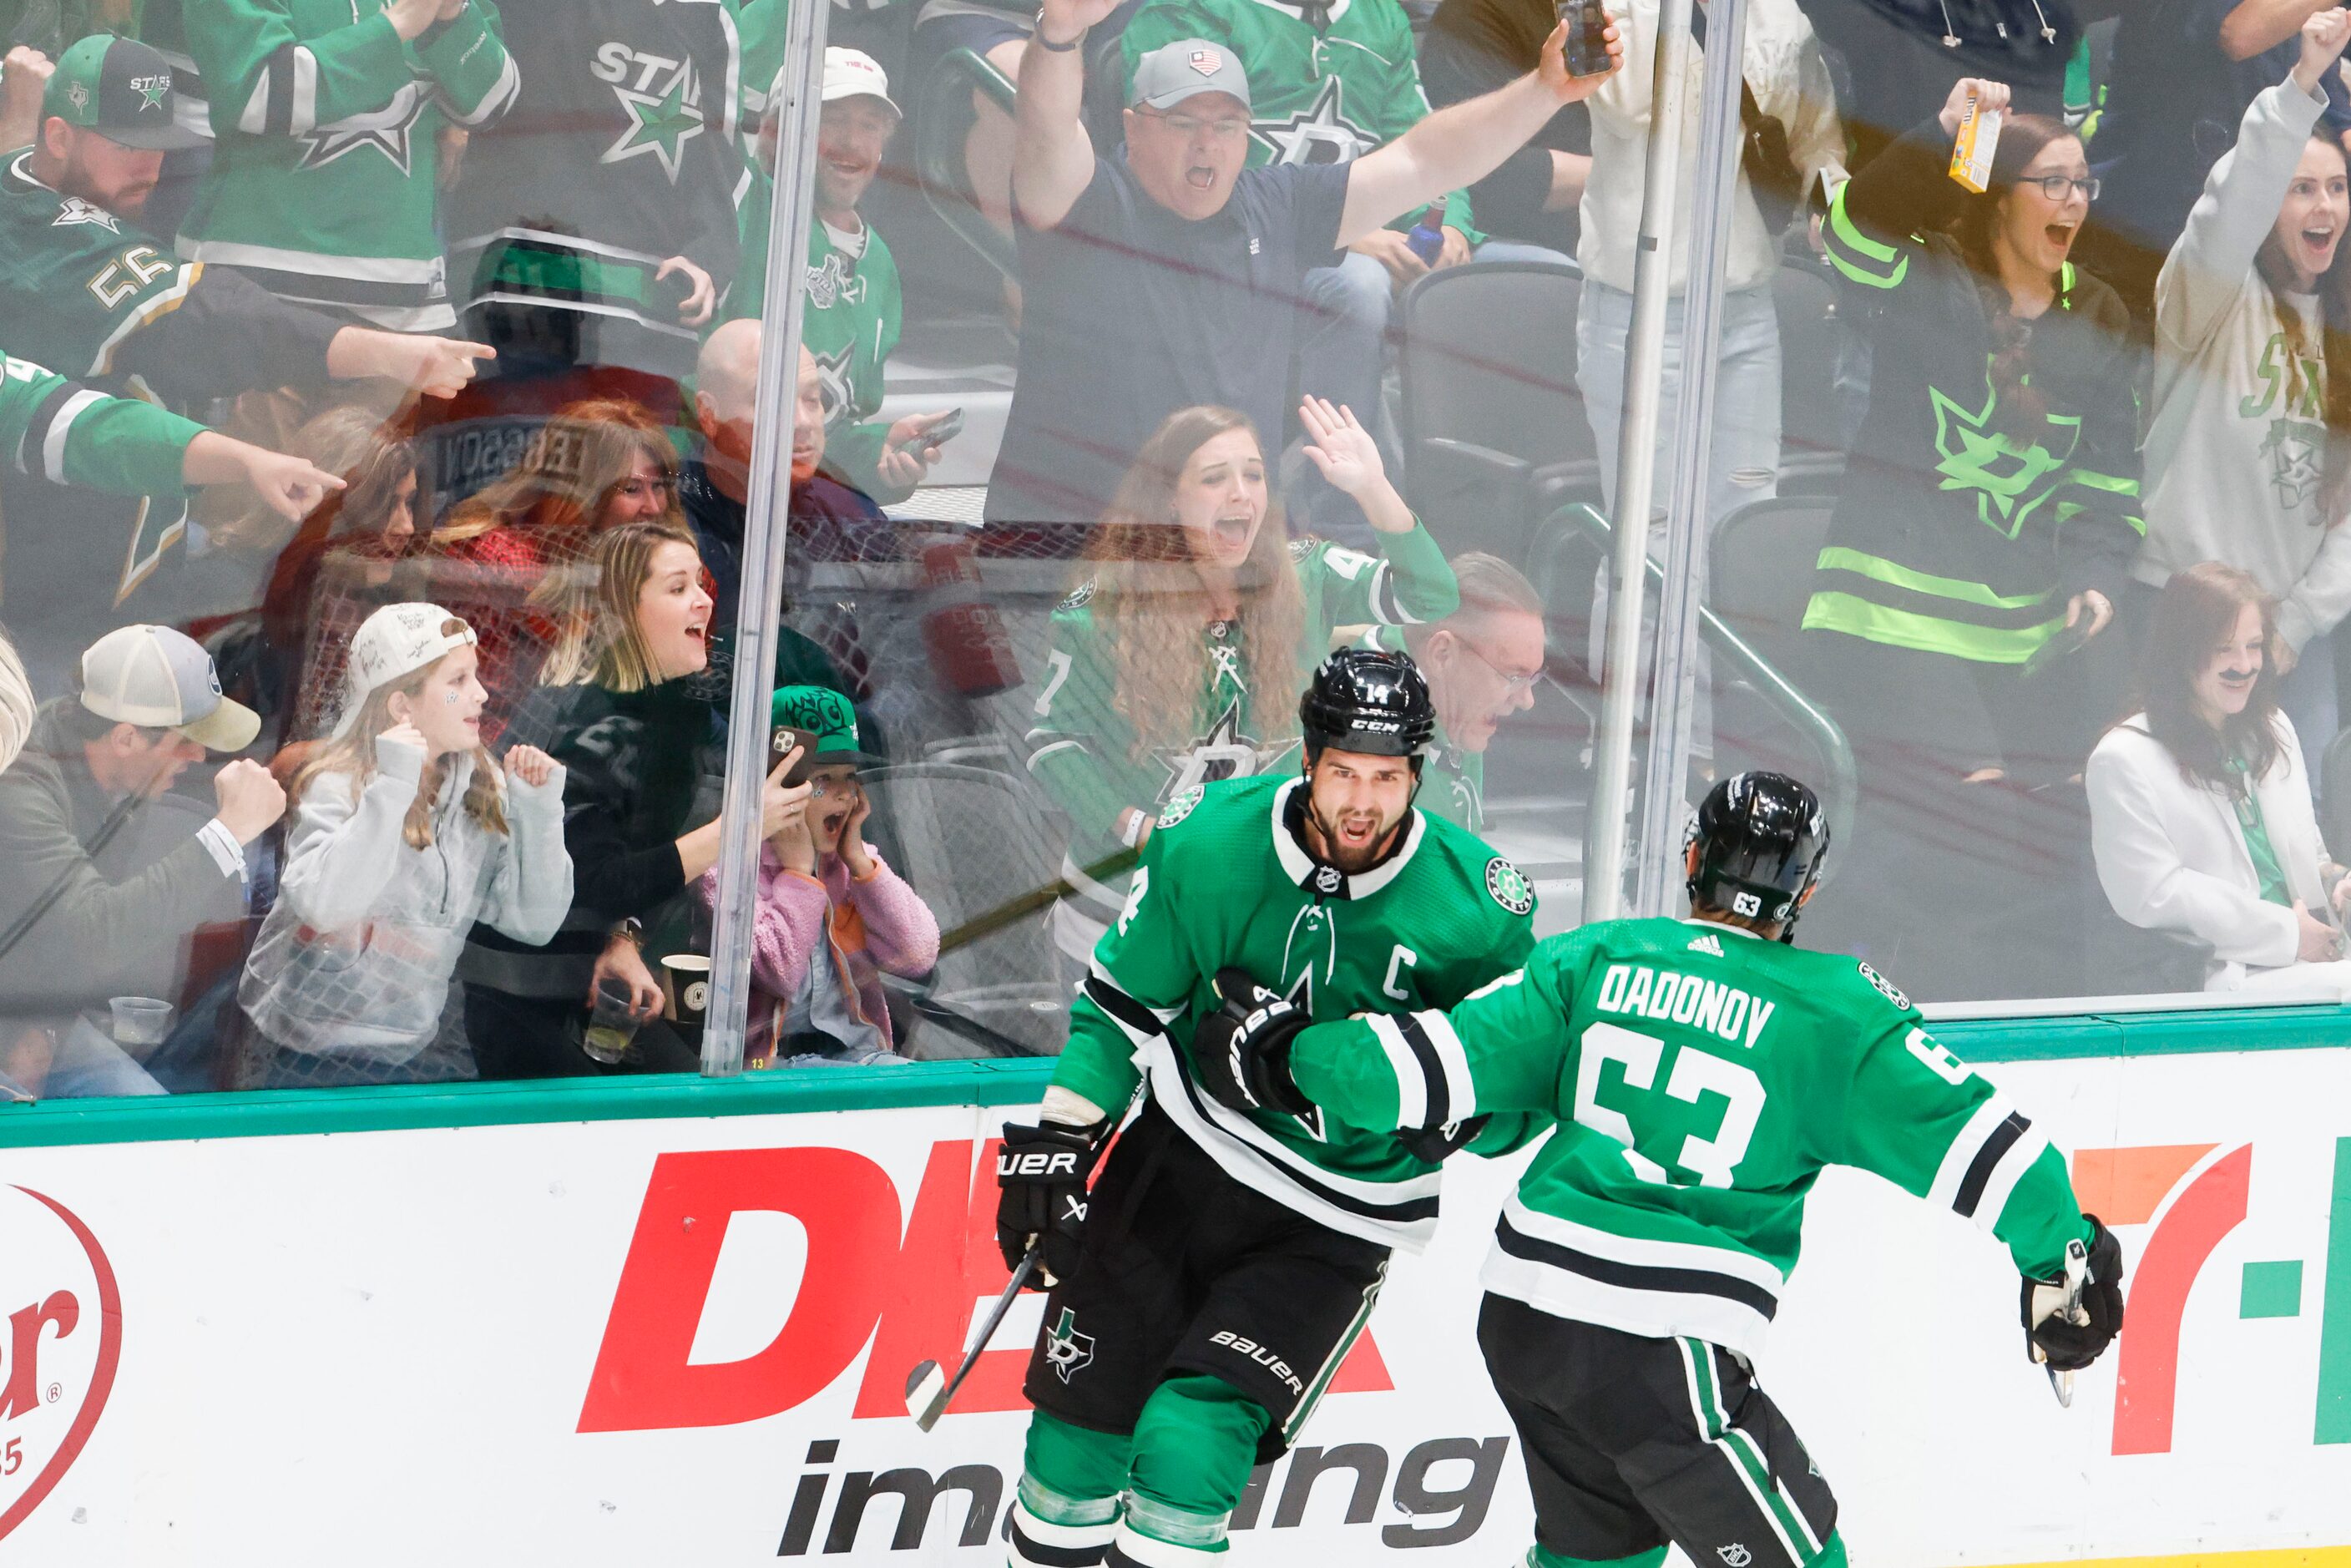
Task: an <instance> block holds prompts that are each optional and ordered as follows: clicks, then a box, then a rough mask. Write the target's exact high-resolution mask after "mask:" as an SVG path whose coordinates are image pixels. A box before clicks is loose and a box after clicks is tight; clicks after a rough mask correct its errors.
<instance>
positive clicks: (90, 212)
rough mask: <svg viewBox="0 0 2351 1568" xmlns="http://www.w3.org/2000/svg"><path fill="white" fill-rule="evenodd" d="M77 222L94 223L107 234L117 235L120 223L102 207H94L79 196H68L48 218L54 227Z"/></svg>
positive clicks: (120, 226) (60, 227)
mask: <svg viewBox="0 0 2351 1568" xmlns="http://www.w3.org/2000/svg"><path fill="white" fill-rule="evenodd" d="M77 224H96V225H98V226H99V228H102V229H104V230H105V231H106V232H107V233H108V234H110V235H119V234H120V233H121V232H122V225H120V223H118V222H116V221H115V216H114V214H112V213H110V212H108V211H107V210H106V209H105V208H104V207H94V206H92V205H90V204H89V203H88V202H85V201H83V200H82V199H81V198H80V197H79V196H68V197H67V198H66V199H65V200H64V202H62V203H60V204H58V207H57V216H56V217H55V218H53V219H51V220H50V223H49V226H50V227H51V228H54V229H63V228H71V227H73V226H74V225H77Z"/></svg>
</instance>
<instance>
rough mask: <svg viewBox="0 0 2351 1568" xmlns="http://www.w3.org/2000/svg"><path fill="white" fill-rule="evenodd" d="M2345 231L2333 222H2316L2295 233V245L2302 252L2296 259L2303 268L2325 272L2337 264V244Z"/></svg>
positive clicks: (2306, 270) (2307, 270)
mask: <svg viewBox="0 0 2351 1568" xmlns="http://www.w3.org/2000/svg"><path fill="white" fill-rule="evenodd" d="M2342 237H2343V231H2342V230H2340V229H2338V228H2336V227H2335V225H2333V224H2331V223H2328V224H2314V225H2311V226H2310V227H2308V228H2305V229H2302V230H2300V231H2299V232H2297V233H2296V234H2295V235H2294V246H2295V248H2296V249H2297V250H2299V251H2300V252H2301V254H2300V255H2299V256H2296V257H2295V258H2294V259H2295V260H2297V261H2298V262H2300V263H2301V264H2302V269H2303V270H2304V271H2305V272H2310V273H2321V272H2325V270H2326V269H2327V268H2328V267H2332V266H2333V265H2334V264H2335V244H2336V242H2338V241H2339V240H2341V239H2342Z"/></svg>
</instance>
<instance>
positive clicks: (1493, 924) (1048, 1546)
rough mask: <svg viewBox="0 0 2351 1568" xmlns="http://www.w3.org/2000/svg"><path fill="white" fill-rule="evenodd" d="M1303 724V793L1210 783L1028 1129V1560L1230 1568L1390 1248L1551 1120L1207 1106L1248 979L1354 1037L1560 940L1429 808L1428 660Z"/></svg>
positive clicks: (1347, 656)
mask: <svg viewBox="0 0 2351 1568" xmlns="http://www.w3.org/2000/svg"><path fill="white" fill-rule="evenodd" d="M1299 722H1300V728H1301V731H1302V733H1303V735H1304V737H1305V758H1306V764H1305V771H1304V773H1303V776H1298V775H1292V776H1290V777H1287V778H1281V777H1266V778H1249V779H1231V780H1228V781H1225V782H1222V783H1216V784H1195V785H1193V786H1192V787H1191V788H1189V789H1186V790H1185V791H1184V792H1183V793H1181V794H1179V795H1177V796H1176V797H1175V799H1174V800H1170V801H1169V802H1168V804H1167V807H1166V809H1165V810H1163V811H1162V812H1160V814H1159V817H1158V824H1159V825H1158V828H1157V831H1155V832H1154V833H1153V834H1152V835H1151V840H1150V842H1149V843H1148V844H1147V845H1146V846H1145V848H1144V856H1143V863H1142V865H1141V867H1140V868H1139V869H1138V870H1137V871H1136V872H1135V873H1134V883H1133V885H1132V887H1131V888H1130V890H1129V892H1128V894H1127V898H1126V904H1125V908H1124V910H1123V912H1122V913H1121V914H1120V915H1119V916H1118V919H1117V922H1116V924H1115V925H1113V928H1112V930H1111V931H1110V933H1109V934H1108V935H1107V936H1104V937H1103V938H1102V945H1101V946H1100V947H1098V948H1097V949H1096V950H1095V954H1094V958H1093V962H1092V966H1091V967H1090V968H1089V970H1088V973H1087V976H1086V979H1085V982H1084V984H1083V985H1082V986H1081V988H1080V990H1079V994H1078V998H1077V1000H1076V1001H1075V1003H1074V1004H1073V1005H1072V1007H1071V1012H1070V1044H1069V1048H1068V1050H1067V1051H1064V1052H1063V1053H1062V1055H1061V1061H1059V1063H1058V1064H1057V1066H1056V1068H1055V1071H1054V1073H1053V1082H1052V1086H1051V1087H1050V1090H1048V1092H1047V1093H1046V1096H1045V1103H1044V1106H1043V1111H1042V1117H1041V1120H1040V1122H1039V1123H1038V1124H1036V1125H1034V1126H1022V1125H1008V1126H1007V1127H1006V1129H1005V1134H1004V1154H1003V1157H1002V1159H1001V1160H1000V1161H999V1163H998V1180H999V1182H1000V1183H1001V1184H1002V1186H1003V1194H1002V1201H1001V1205H1000V1207H998V1215H997V1239H998V1243H999V1245H1001V1246H1002V1247H1003V1249H1004V1250H1005V1254H1006V1256H1007V1258H1008V1260H1012V1261H1013V1262H1015V1263H1016V1264H1017V1263H1018V1261H1019V1260H1020V1259H1021V1258H1022V1257H1023V1255H1024V1254H1026V1253H1027V1252H1028V1251H1029V1249H1030V1248H1031V1247H1035V1248H1036V1249H1038V1252H1039V1260H1040V1262H1041V1264H1042V1265H1043V1268H1044V1270H1045V1272H1046V1274H1047V1275H1048V1276H1049V1277H1050V1280H1051V1281H1052V1282H1053V1291H1052V1294H1051V1296H1050V1299H1049V1300H1048V1301H1047V1302H1046V1306H1045V1315H1044V1322H1045V1324H1046V1325H1047V1326H1046V1329H1045V1332H1044V1333H1043V1334H1042V1335H1040V1340H1039V1343H1038V1346H1037V1350H1036V1354H1035V1355H1034V1357H1033V1359H1032V1360H1031V1361H1030V1363H1029V1379H1028V1384H1027V1393H1028V1396H1029V1400H1030V1401H1031V1403H1032V1404H1034V1405H1035V1406H1036V1411H1037V1413H1036V1415H1035V1416H1033V1417H1032V1418H1031V1420H1030V1424H1029V1441H1028V1448H1027V1454H1026V1460H1025V1464H1024V1469H1023V1472H1022V1475H1021V1479H1020V1490H1019V1502H1018V1505H1017V1506H1016V1508H1015V1510H1014V1511H1013V1516H1012V1522H1011V1531H1010V1560H1011V1562H1012V1563H1016V1564H1040V1565H1047V1568H1070V1565H1077V1564H1087V1563H1110V1564H1125V1563H1146V1564H1150V1565H1152V1568H1176V1565H1181V1564H1189V1563H1203V1564H1205V1563H1208V1562H1211V1561H1214V1560H1216V1554H1217V1553H1218V1552H1221V1551H1222V1550H1223V1540H1224V1534H1225V1531H1226V1527H1227V1516H1228V1514H1229V1513H1230V1512H1231V1511H1232V1509H1233V1506H1234V1505H1235V1503H1237V1502H1238V1500H1239V1498H1240V1495H1241V1490H1242V1488H1243V1487H1244V1486H1245V1485H1246V1484H1247V1482H1248V1480H1249V1471H1250V1468H1251V1467H1252V1466H1253V1465H1255V1464H1259V1463H1262V1462H1265V1461H1268V1460H1270V1459H1272V1458H1274V1457H1276V1456H1277V1455H1279V1454H1280V1453H1281V1452H1282V1450H1283V1449H1284V1448H1287V1447H1288V1446H1289V1445H1290V1443H1291V1442H1292V1441H1294V1440H1295V1438H1296V1436H1297V1433H1298V1430H1299V1428H1300V1427H1301V1425H1302V1424H1303V1423H1304V1421H1305V1420H1306V1418H1307V1417H1308V1416H1309V1415H1310V1414H1311V1412H1312V1410H1313V1408H1314V1406H1315V1403H1316V1401H1317V1400H1318V1398H1319V1397H1320V1396H1321V1395H1322V1391H1323V1388H1324V1386H1325V1385H1327V1383H1328V1381H1329V1379H1330V1377H1331V1375H1332V1373H1333V1372H1334V1371H1335V1369H1336V1368H1337V1366H1338V1364H1339V1363H1340V1360H1341V1359H1342V1357H1343V1356H1344V1354H1346V1350H1347V1347H1348V1345H1349V1344H1350V1343H1353V1340H1354V1337H1355V1335H1356V1334H1357V1333H1359V1332H1360V1331H1361V1329H1362V1327H1363V1324H1364V1321H1365V1319H1366V1318H1368V1317H1369V1316H1370V1314H1371V1310H1372V1306H1373V1303H1374V1301H1375V1300H1376V1298H1377V1296H1378V1292H1379V1287H1380V1282H1381V1280H1382V1279H1383V1278H1384V1274H1385V1271H1386V1268H1387V1260H1388V1256H1389V1253H1390V1251H1391V1250H1392V1249H1395V1248H1403V1249H1406V1250H1408V1251H1417V1250H1419V1249H1420V1248H1421V1246H1422V1245H1423V1244H1424V1243H1425V1242H1426V1239H1428V1237H1429V1235H1430V1233H1431V1232H1432V1231H1433V1230H1434V1229H1435V1227H1436V1223H1437V1176H1438V1172H1437V1165H1438V1162H1440V1161H1441V1160H1442V1159H1443V1157H1444V1156H1445V1155H1446V1154H1447V1152H1449V1151H1450V1150H1452V1149H1453V1148H1456V1147H1459V1146H1465V1145H1466V1146H1469V1147H1473V1148H1476V1149H1478V1150H1479V1151H1480V1152H1489V1151H1499V1150H1502V1149H1506V1148H1510V1147H1514V1146H1516V1145H1518V1144H1519V1143H1520V1142H1522V1141H1523V1140H1524V1139H1525V1138H1526V1137H1527V1136H1528V1135H1529V1134H1531V1132H1532V1131H1535V1130H1539V1129H1540V1128H1541V1127H1543V1126H1547V1125H1548V1120H1547V1119H1544V1118H1529V1117H1496V1118H1493V1119H1491V1120H1490V1121H1487V1122H1481V1123H1478V1124H1469V1125H1464V1126H1461V1127H1457V1128H1448V1129H1444V1130H1441V1131H1440V1132H1438V1133H1436V1134H1427V1135H1415V1136H1412V1137H1399V1136H1398V1135H1396V1134H1395V1133H1393V1132H1390V1131H1384V1130H1383V1131H1373V1130H1368V1129H1364V1128H1360V1127H1357V1128H1343V1127H1341V1126H1339V1125H1338V1124H1334V1123H1333V1124H1326V1123H1325V1122H1324V1121H1323V1120H1322V1117H1321V1116H1320V1115H1318V1114H1316V1113H1313V1112H1312V1111H1311V1109H1310V1110H1309V1111H1308V1112H1307V1113H1306V1114H1303V1115H1296V1116H1293V1115H1290V1114H1287V1113H1282V1112H1279V1111H1260V1112H1254V1113H1234V1112H1232V1111H1229V1110H1228V1109H1226V1108H1225V1107H1224V1106H1222V1105H1219V1104H1217V1103H1214V1102H1212V1101H1211V1100H1209V1099H1208V1098H1207V1096H1206V1095H1205V1094H1203V1093H1202V1092H1201V1090H1200V1081H1199V1077H1198V1073H1199V1070H1200V1068H1199V1064H1198V1063H1197V1062H1196V1061H1194V1060H1193V1058H1192V1056H1191V1054H1190V1052H1189V1051H1188V1050H1187V1049H1186V1044H1185V1042H1186V1041H1188V1040H1190V1038H1191V1035H1192V1022H1193V1020H1195V1019H1198V1018H1200V1017H1201V1016H1202V1015H1204V1014H1206V1013H1208V1012H1210V1011H1212V1010H1213V1009H1215V1008H1216V1007H1217V1000H1218V998H1217V991H1216V988H1215V985H1214V979H1215V977H1216V975H1217V971H1219V970H1220V969H1223V968H1225V967H1228V966H1231V965H1241V966H1245V967H1251V968H1252V969H1255V970H1257V971H1260V972H1262V973H1264V974H1266V975H1268V976H1270V977H1274V978H1275V979H1277V980H1278V982H1279V983H1280V986H1281V987H1282V988H1283V990H1284V993H1285V994H1286V995H1287V996H1289V997H1290V1005H1291V1006H1292V1007H1294V1008H1296V1009H1301V1011H1303V1012H1305V1013H1308V1014H1311V1016H1313V1017H1316V1018H1322V1019H1343V1018H1345V1017H1347V1016H1348V1015H1349V1014H1350V1013H1353V1012H1356V1011H1359V1010H1361V1009H1366V1008H1372V1007H1380V1006H1398V1005H1407V1004H1405V1003H1403V1002H1401V1001H1399V998H1422V999H1423V1000H1424V1002H1425V1003H1426V1005H1430V1006H1444V1005H1447V1002H1448V1001H1451V1000H1458V998H1463V997H1467V996H1468V994H1469V993H1470V992H1471V991H1473V990H1475V989H1476V988H1478V987H1479V986H1481V985H1483V984H1484V983H1485V982H1486V981H1487V980H1489V979H1490V978H1491V977H1494V976H1495V975H1497V974H1499V973H1500V972H1501V971H1503V970H1504V969H1506V968H1507V967H1509V966H1510V965H1512V964H1514V963H1517V962H1519V961H1520V958H1521V957H1522V956H1524V955H1525V954H1526V953H1527V952H1528V951H1529V950H1530V949H1531V946H1532V945H1533V936H1532V923H1531V915H1532V912H1533V909H1534V902H1535V901H1534V894H1533V891H1532V890H1531V888H1530V887H1529V886H1528V885H1527V883H1526V879H1525V878H1524V877H1522V876H1520V874H1519V872H1518V870H1517V868H1516V867H1514V866H1512V865H1511V864H1510V862H1508V861H1506V860H1503V859H1502V858H1500V857H1499V856H1498V855H1496V854H1494V853H1493V852H1492V851H1491V850H1489V849H1488V848H1487V846H1486V845H1485V844H1484V843H1482V842H1481V841H1479V840H1478V839H1477V838H1475V837H1473V836H1472V835H1470V834H1469V833H1468V832H1466V831H1462V830H1461V829H1459V828H1456V827H1455V826H1453V825H1452V824H1451V823H1449V822H1447V821H1443V820H1442V819H1440V818H1437V817H1432V816H1429V815H1427V814H1426V813H1425V812H1422V811H1420V810H1416V809H1415V808H1414V806H1413V805H1412V797H1413V793H1414V791H1415V789H1416V788H1417V787H1418V784H1419V779H1420V754H1421V751H1422V748H1423V747H1426V745H1427V743H1428V738H1429V736H1430V733H1431V732H1432V730H1433V729H1434V727H1435V725H1436V715H1435V710H1434V708H1433V707H1432V706H1430V702H1429V697H1428V689H1427V686H1426V683H1424V682H1423V681H1422V680H1421V678H1420V674H1419V672H1418V671H1416V669H1414V668H1413V665H1412V662H1411V661H1410V660H1409V659H1406V658H1405V657H1404V656H1402V655H1400V654H1395V653H1378V652H1374V651H1370V650H1364V649H1353V648H1348V649H1342V650H1340V651H1339V652H1338V653H1333V654H1332V655H1331V656H1330V658H1329V659H1327V660H1325V661H1324V662H1323V664H1322V667H1321V668H1320V669H1319V670H1317V671H1316V673H1315V675H1314V679H1313V682H1312V684H1311V685H1310V686H1309V687H1308V689H1307V692H1306V695H1305V697H1304V698H1303V700H1301V703H1300V704H1299ZM1138 1091H1141V1092H1143V1094H1144V1104H1143V1107H1142V1109H1141V1110H1140V1111H1139V1112H1137V1113H1136V1114H1135V1116H1134V1119H1133V1120H1132V1121H1131V1122H1129V1123H1128V1124H1127V1125H1126V1127H1125V1128H1124V1130H1123V1132H1121V1133H1120V1134H1119V1137H1118V1141H1117V1143H1116V1145H1114V1146H1113V1148H1112V1150H1111V1152H1110V1154H1109V1155H1107V1157H1105V1158H1103V1159H1102V1175H1101V1177H1100V1179H1099V1180H1098V1181H1096V1182H1094V1183H1093V1186H1092V1191H1091V1193H1089V1191H1088V1187H1087V1175H1088V1170H1089V1167H1091V1166H1092V1165H1093V1163H1094V1161H1095V1159H1096V1157H1097V1155H1098V1154H1099V1151H1100V1150H1101V1148H1102V1142H1103V1138H1104V1135H1105V1134H1106V1133H1107V1132H1108V1130H1109V1128H1110V1127H1111V1125H1112V1124H1114V1123H1115V1122H1116V1121H1117V1120H1118V1119H1119V1116H1120V1114H1121V1113H1123V1110H1124V1109H1125V1107H1126V1106H1127V1104H1128V1103H1129V1102H1130V1101H1132V1100H1133V1099H1134V1096H1135V1095H1136V1093H1137V1092H1138ZM1072 1206H1075V1207H1072Z"/></svg>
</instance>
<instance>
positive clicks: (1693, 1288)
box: [1494, 1215, 1780, 1319]
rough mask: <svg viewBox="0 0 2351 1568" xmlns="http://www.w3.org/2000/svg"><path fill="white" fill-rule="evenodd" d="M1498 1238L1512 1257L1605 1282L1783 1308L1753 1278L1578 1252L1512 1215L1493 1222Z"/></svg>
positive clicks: (1770, 1310)
mask: <svg viewBox="0 0 2351 1568" xmlns="http://www.w3.org/2000/svg"><path fill="white" fill-rule="evenodd" d="M1494 1243H1495V1245H1496V1246H1498V1247H1499V1248H1500V1249H1502V1250H1503V1251H1505V1252H1507V1253H1509V1254H1510V1256H1511V1257H1513V1258H1523V1259H1525V1260H1527V1261H1528V1262H1530V1263H1542V1264H1546V1265H1548V1266H1550V1267H1551V1268H1553V1269H1560V1270H1565V1271H1566V1272H1568V1273H1570V1274H1581V1275H1583V1277H1584V1278H1585V1279H1587V1280H1593V1281H1598V1282H1599V1283H1601V1284H1604V1285H1616V1286H1619V1287H1622V1288H1623V1289H1625V1290H1628V1291H1665V1292H1667V1293H1669V1294H1675V1295H1684V1296H1721V1297H1723V1298H1724V1299H1726V1300H1728V1301H1737V1302H1738V1303H1739V1304H1740V1305H1741V1306H1744V1307H1752V1308H1753V1309H1754V1310H1755V1311H1757V1312H1761V1313H1762V1314H1763V1316H1764V1317H1765V1318H1767V1319H1768V1318H1771V1317H1773V1316H1775V1315H1776V1314H1777V1313H1778V1312H1779V1311H1780V1298H1779V1297H1777V1296H1775V1295H1773V1294H1772V1293H1771V1291H1767V1290H1765V1289H1764V1288H1763V1287H1762V1286H1761V1285H1758V1284H1756V1283H1754V1282H1753V1281H1749V1280H1742V1279H1740V1278H1739V1277H1738V1276H1737V1275H1735V1274H1718V1273H1716V1272H1715V1271H1714V1270H1711V1269H1675V1268H1667V1267H1663V1266H1660V1265H1657V1264H1653V1263H1625V1262H1620V1261H1619V1260H1616V1259H1614V1258H1595V1257H1593V1255H1592V1254H1591V1253H1589V1252H1579V1251H1577V1250H1576V1249H1574V1248H1573V1247H1563V1246H1562V1245H1561V1244H1560V1243H1558V1242H1556V1241H1546V1240H1544V1239H1542V1238H1541V1237H1539V1236H1529V1235H1528V1234H1527V1233H1526V1232H1525V1231H1523V1230H1520V1229H1517V1228H1514V1227H1513V1226H1512V1225H1511V1224H1510V1217H1509V1216H1508V1215H1504V1216H1503V1217H1502V1218H1501V1219H1500V1220H1499V1222H1498V1223H1497V1224H1496V1226H1495V1229H1494Z"/></svg>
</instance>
